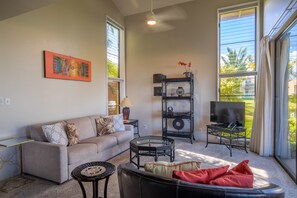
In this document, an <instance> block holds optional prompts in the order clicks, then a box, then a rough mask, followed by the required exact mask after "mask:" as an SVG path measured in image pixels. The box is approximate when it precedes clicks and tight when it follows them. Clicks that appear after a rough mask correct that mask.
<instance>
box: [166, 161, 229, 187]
mask: <svg viewBox="0 0 297 198" xmlns="http://www.w3.org/2000/svg"><path fill="white" fill-rule="evenodd" d="M228 168H229V165H227V166H224V167H220V168H210V169H201V170H195V171H190V172H186V171H181V170H174V171H173V173H172V177H173V178H176V179H181V180H183V181H187V182H192V183H200V184H208V182H209V181H211V180H214V179H215V178H217V177H220V176H222V175H224V174H225V173H226V172H227V170H228Z"/></svg>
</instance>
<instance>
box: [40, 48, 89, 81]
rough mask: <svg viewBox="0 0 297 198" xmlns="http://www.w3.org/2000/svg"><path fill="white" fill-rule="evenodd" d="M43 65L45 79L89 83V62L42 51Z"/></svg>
mask: <svg viewBox="0 0 297 198" xmlns="http://www.w3.org/2000/svg"><path fill="white" fill-rule="evenodd" d="M44 63H45V64H44V72H45V74H44V76H45V78H56V79H64V80H79V81H88V82H91V76H92V71H91V62H90V61H86V60H82V59H79V58H74V57H71V56H65V55H62V54H57V53H54V52H49V51H44Z"/></svg>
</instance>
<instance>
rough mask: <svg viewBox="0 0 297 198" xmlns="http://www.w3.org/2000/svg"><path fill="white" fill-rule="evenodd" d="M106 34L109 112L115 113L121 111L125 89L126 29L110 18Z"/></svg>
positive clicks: (110, 113)
mask: <svg viewBox="0 0 297 198" xmlns="http://www.w3.org/2000/svg"><path fill="white" fill-rule="evenodd" d="M106 35H107V39H106V48H107V49H106V52H107V78H108V114H109V115H114V114H119V113H120V99H121V98H122V97H123V96H124V91H125V90H124V88H125V86H124V83H125V60H124V57H125V56H124V30H123V28H121V27H120V26H119V25H117V24H116V23H115V22H113V21H112V20H111V19H109V18H108V19H107V23H106Z"/></svg>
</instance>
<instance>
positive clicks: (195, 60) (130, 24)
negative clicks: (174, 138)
mask: <svg viewBox="0 0 297 198" xmlns="http://www.w3.org/2000/svg"><path fill="white" fill-rule="evenodd" d="M245 2H250V1H248V0H220V1H219V0H208V1H193V2H188V3H184V4H180V8H182V9H183V10H184V11H185V12H186V13H187V19H186V20H180V21H169V22H168V23H170V25H173V26H174V27H175V28H174V29H173V30H170V31H165V32H155V33H152V32H149V31H147V29H146V25H145V17H146V14H137V15H133V16H129V17H126V18H125V24H126V43H127V47H126V48H127V50H126V53H127V60H126V61H127V84H128V86H127V87H128V88H127V95H128V96H129V97H130V98H131V100H132V101H133V103H134V107H132V108H131V116H130V117H133V118H138V119H139V122H140V134H141V135H146V134H152V133H160V132H161V99H160V97H156V96H155V97H154V96H153V87H154V86H157V85H159V84H153V74H156V73H162V74H165V75H167V76H168V77H173V76H178V75H179V76H181V75H182V73H183V72H184V70H183V68H181V67H180V66H177V62H178V61H179V60H183V61H187V62H189V61H191V62H192V65H193V66H192V72H193V73H194V75H195V91H194V92H195V136H196V138H198V139H199V140H203V139H205V134H206V133H205V130H206V126H205V125H206V124H208V123H209V101H211V100H216V96H217V91H216V88H217V9H218V8H222V7H227V6H231V5H236V4H240V3H245ZM166 10H167V8H164V9H159V10H156V11H155V13H156V14H158V13H159V12H160V13H162V12H165V11H166ZM144 125H145V126H144ZM146 126H147V128H146Z"/></svg>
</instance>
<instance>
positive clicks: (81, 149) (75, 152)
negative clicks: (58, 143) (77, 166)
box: [67, 144, 97, 164]
mask: <svg viewBox="0 0 297 198" xmlns="http://www.w3.org/2000/svg"><path fill="white" fill-rule="evenodd" d="M67 153H68V164H74V163H78V162H80V161H83V160H85V159H87V158H88V157H89V156H92V155H96V154H97V146H96V144H75V145H73V146H68V147H67Z"/></svg>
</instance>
